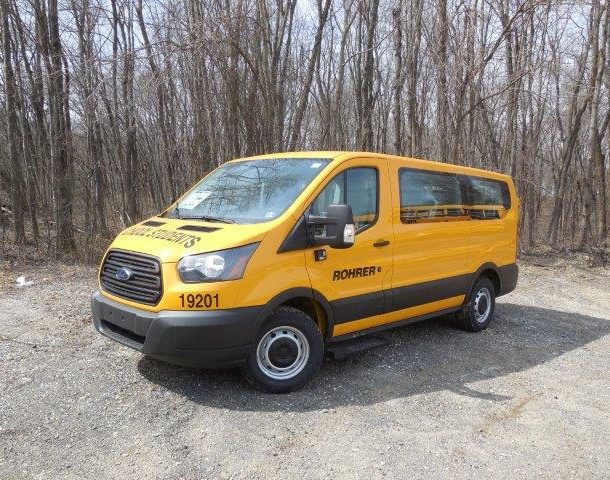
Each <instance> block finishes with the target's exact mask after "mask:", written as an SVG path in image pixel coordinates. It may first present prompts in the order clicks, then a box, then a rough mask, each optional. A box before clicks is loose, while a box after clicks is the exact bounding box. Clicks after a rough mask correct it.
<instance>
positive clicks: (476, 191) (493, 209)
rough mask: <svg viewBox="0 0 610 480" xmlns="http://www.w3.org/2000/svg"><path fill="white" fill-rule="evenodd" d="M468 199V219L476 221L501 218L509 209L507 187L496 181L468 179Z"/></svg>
mask: <svg viewBox="0 0 610 480" xmlns="http://www.w3.org/2000/svg"><path fill="white" fill-rule="evenodd" d="M468 198H469V205H468V209H469V212H470V218H473V219H476V220H490V219H494V218H502V217H504V215H505V214H506V212H507V210H508V209H509V208H510V193H509V191H508V185H506V183H504V182H500V181H497V180H489V179H486V178H479V177H468Z"/></svg>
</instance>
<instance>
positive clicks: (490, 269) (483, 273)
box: [466, 262, 502, 301]
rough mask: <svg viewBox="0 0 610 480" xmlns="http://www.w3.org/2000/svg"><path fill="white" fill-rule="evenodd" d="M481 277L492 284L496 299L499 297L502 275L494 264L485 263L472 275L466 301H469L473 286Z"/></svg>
mask: <svg viewBox="0 0 610 480" xmlns="http://www.w3.org/2000/svg"><path fill="white" fill-rule="evenodd" d="M481 277H486V278H489V280H491V283H493V286H494V290H495V296H496V297H497V296H499V295H500V292H501V291H502V275H501V273H500V269H499V268H498V266H497V265H496V264H495V263H492V262H487V263H484V264H483V265H481V266H480V267H479V268H478V269H477V271H476V272H475V273H474V274H473V275H472V279H471V281H470V285H469V286H468V293H467V295H466V299H467V301H470V296H471V294H472V289H473V287H474V284H475V283H476V282H477V281H478V280H479V278H481Z"/></svg>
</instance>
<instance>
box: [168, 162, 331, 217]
mask: <svg viewBox="0 0 610 480" xmlns="http://www.w3.org/2000/svg"><path fill="white" fill-rule="evenodd" d="M329 162H330V159H327V158H273V159H265V160H246V161H243V162H235V163H226V164H225V165H223V166H221V167H219V168H217V169H216V170H214V171H213V172H212V173H210V174H209V175H208V176H206V177H205V178H204V179H203V180H201V182H199V184H197V186H195V188H193V190H191V191H190V192H189V193H188V194H187V195H186V196H185V197H184V198H182V199H181V200H180V201H179V202H178V203H177V204H176V205H175V206H174V207H173V208H172V209H170V210H168V211H167V212H166V214H165V216H167V217H171V218H191V219H200V220H207V221H211V222H223V223H261V222H266V221H269V220H273V219H274V218H277V217H278V216H280V215H281V214H282V213H284V212H285V211H286V209H287V208H288V207H289V206H290V205H291V204H292V202H294V200H295V199H296V198H297V196H298V195H299V194H300V193H301V192H302V191H303V190H304V189H305V187H306V186H307V185H309V183H310V182H311V181H312V180H313V179H314V178H315V177H316V176H317V175H318V173H319V172H320V171H322V169H323V168H324V167H325V166H326V165H328V163H329Z"/></svg>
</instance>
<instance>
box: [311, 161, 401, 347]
mask: <svg viewBox="0 0 610 480" xmlns="http://www.w3.org/2000/svg"><path fill="white" fill-rule="evenodd" d="M389 190H390V180H389V174H388V164H387V161H386V160H382V159H374V158H372V159H354V160H351V161H349V162H346V163H345V164H343V165H341V166H339V167H338V168H337V169H336V170H335V171H334V172H333V173H332V174H331V175H329V178H328V180H327V182H326V183H324V184H323V185H322V186H321V187H320V189H319V190H318V192H317V193H316V196H315V197H314V201H313V202H312V203H311V205H310V207H309V209H308V211H307V213H309V214H312V215H318V216H325V215H326V210H327V209H328V206H329V205H332V204H348V205H350V206H351V207H352V211H353V214H354V222H355V227H356V240H355V242H354V245H352V246H351V247H349V248H345V249H337V248H330V247H328V246H318V247H311V248H308V249H307V250H306V252H305V258H306V265H307V271H308V273H309V278H310V280H311V284H312V287H313V288H314V289H315V290H317V291H319V292H320V293H321V294H323V295H324V296H325V297H326V299H327V300H329V302H330V304H331V306H332V309H333V315H334V330H333V336H336V335H342V334H345V333H350V332H352V331H356V330H361V329H363V328H368V327H370V326H374V325H375V319H369V317H373V316H375V315H381V314H383V313H386V312H387V311H388V310H389V309H390V301H391V298H390V297H389V296H388V295H387V292H386V289H389V287H390V284H391V280H392V256H393V252H392V249H393V230H392V223H391V205H390V201H391V200H390V199H391V195H390V192H389Z"/></svg>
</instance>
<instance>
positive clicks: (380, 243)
mask: <svg viewBox="0 0 610 480" xmlns="http://www.w3.org/2000/svg"><path fill="white" fill-rule="evenodd" d="M389 244H390V241H389V240H377V241H376V242H375V243H373V247H385V246H386V245H389Z"/></svg>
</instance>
